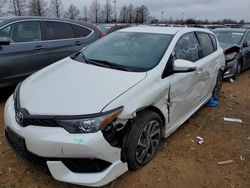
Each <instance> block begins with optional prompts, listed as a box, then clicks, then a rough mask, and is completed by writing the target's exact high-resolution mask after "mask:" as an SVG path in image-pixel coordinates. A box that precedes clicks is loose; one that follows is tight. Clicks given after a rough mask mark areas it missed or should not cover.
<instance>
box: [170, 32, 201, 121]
mask: <svg viewBox="0 0 250 188" xmlns="http://www.w3.org/2000/svg"><path fill="white" fill-rule="evenodd" d="M199 51H200V46H199V43H198V41H197V39H196V36H195V34H194V33H188V34H184V35H183V36H182V37H181V38H180V40H179V41H178V42H177V44H176V47H175V50H174V52H173V57H174V58H173V61H174V60H176V59H183V60H188V61H191V62H193V63H197V62H198V61H199ZM197 65H198V63H197ZM199 73H200V69H199V67H198V68H197V70H196V71H193V72H187V73H175V74H172V75H171V76H170V77H169V79H170V81H171V86H170V87H171V88H170V104H169V105H170V107H169V110H170V111H169V117H170V125H176V123H177V124H178V122H179V121H182V120H183V119H186V116H189V115H190V113H191V112H192V110H194V109H195V107H197V106H198V104H199V103H200V102H201V99H202V96H203V93H202V90H201V89H200V74H199ZM181 123H183V122H181Z"/></svg>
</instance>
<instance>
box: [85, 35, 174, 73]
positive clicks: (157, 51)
mask: <svg viewBox="0 0 250 188" xmlns="http://www.w3.org/2000/svg"><path fill="white" fill-rule="evenodd" d="M171 39H172V35H166V34H152V33H137V32H115V33H112V34H111V35H108V36H106V37H104V38H102V39H101V40H99V41H97V42H95V43H94V44H92V45H91V46H89V47H88V48H86V49H84V50H82V55H83V57H84V58H83V59H85V60H90V61H92V62H98V63H103V65H104V66H105V64H109V65H110V64H113V65H116V67H118V66H119V67H123V68H126V70H127V71H136V72H137V71H138V72H141V71H147V70H150V69H152V68H153V67H155V66H156V65H157V64H158V63H159V62H160V60H161V59H162V57H163V55H164V54H165V52H166V49H167V48H168V46H169V44H170V42H171ZM105 62H106V63H105ZM117 65H118V66H117ZM106 67H107V66H106ZM109 68H114V66H113V67H109Z"/></svg>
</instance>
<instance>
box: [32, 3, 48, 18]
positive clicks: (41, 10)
mask: <svg viewBox="0 0 250 188" xmlns="http://www.w3.org/2000/svg"><path fill="white" fill-rule="evenodd" d="M28 13H29V15H30V16H48V8H47V1H44V0H30V1H29V3H28Z"/></svg>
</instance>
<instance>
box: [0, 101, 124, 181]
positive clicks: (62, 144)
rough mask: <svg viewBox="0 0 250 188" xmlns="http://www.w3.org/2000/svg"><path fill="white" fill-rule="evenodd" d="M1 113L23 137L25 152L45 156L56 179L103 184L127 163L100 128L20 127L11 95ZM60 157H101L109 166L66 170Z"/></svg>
mask: <svg viewBox="0 0 250 188" xmlns="http://www.w3.org/2000/svg"><path fill="white" fill-rule="evenodd" d="M4 114H5V117H4V118H5V125H6V127H8V128H10V129H11V130H12V131H13V132H14V133H16V134H17V135H19V136H20V137H22V138H24V140H25V147H26V149H27V151H28V152H30V153H31V154H32V155H34V156H37V157H40V158H41V159H47V160H46V164H47V168H48V170H49V173H50V174H51V175H52V176H53V177H54V178H55V179H57V180H59V181H63V182H67V183H73V184H78V185H84V186H102V185H105V184H107V183H109V182H111V181H112V180H114V179H115V178H117V177H119V176H120V175H122V174H123V173H125V172H126V171H127V170H128V166H127V163H123V162H122V161H121V160H120V159H121V156H120V155H121V149H120V148H116V147H112V146H111V145H110V144H109V143H108V142H107V141H106V140H105V138H104V137H103V135H102V133H101V132H100V131H99V132H97V133H91V134H70V133H68V132H67V131H65V130H64V129H63V128H60V127H50V128H48V127H38V126H32V125H30V126H27V127H22V126H20V125H19V124H17V122H16V120H15V110H14V101H13V99H12V96H11V97H10V98H9V99H8V101H7V103H6V106H5V113H4ZM78 140H82V141H81V142H78ZM10 144H11V143H10ZM12 148H13V147H12ZM16 152H17V151H16ZM19 154H20V153H19ZM50 159H51V160H50ZM52 159H53V160H52ZM59 159H100V160H103V161H107V162H109V163H110V165H109V166H108V167H107V168H105V169H104V170H103V171H100V172H95V173H79V172H74V171H72V170H71V169H69V168H68V167H67V166H66V165H65V163H64V162H63V161H62V160H59ZM33 165H34V164H33Z"/></svg>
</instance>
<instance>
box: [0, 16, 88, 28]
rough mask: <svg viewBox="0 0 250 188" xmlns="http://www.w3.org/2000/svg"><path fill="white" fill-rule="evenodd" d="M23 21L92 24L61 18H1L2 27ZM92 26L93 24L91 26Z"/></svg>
mask: <svg viewBox="0 0 250 188" xmlns="http://www.w3.org/2000/svg"><path fill="white" fill-rule="evenodd" d="M21 20H24V21H25V20H48V21H49V20H50V21H65V22H70V23H76V24H81V25H82V24H84V23H85V24H87V25H90V23H87V22H84V21H79V20H69V19H59V18H48V17H40V16H13V17H1V18H0V27H1V26H2V25H5V24H8V23H10V22H16V21H21ZM91 25H92V24H91Z"/></svg>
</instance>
